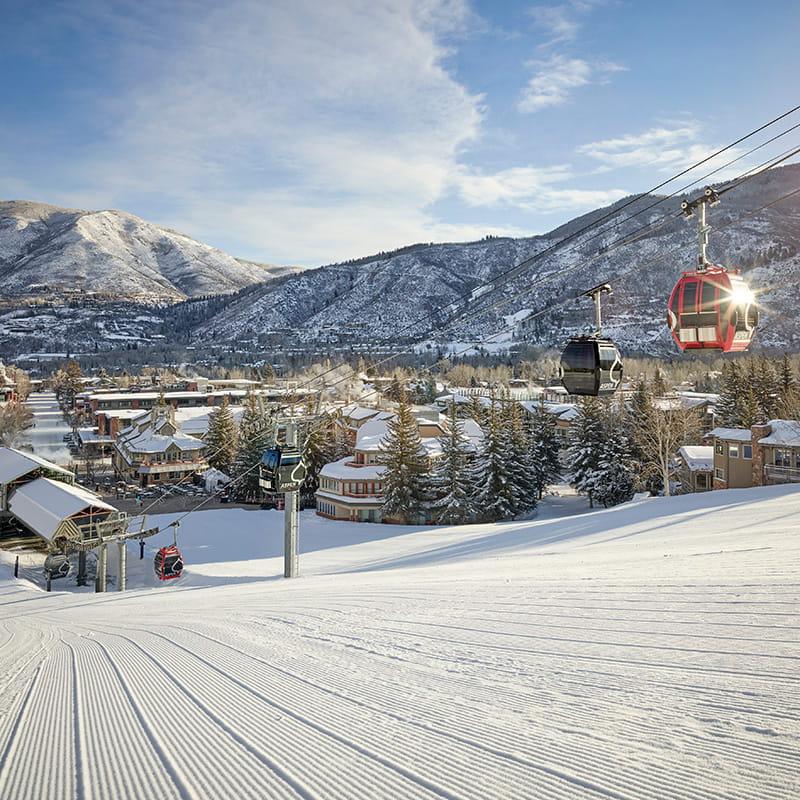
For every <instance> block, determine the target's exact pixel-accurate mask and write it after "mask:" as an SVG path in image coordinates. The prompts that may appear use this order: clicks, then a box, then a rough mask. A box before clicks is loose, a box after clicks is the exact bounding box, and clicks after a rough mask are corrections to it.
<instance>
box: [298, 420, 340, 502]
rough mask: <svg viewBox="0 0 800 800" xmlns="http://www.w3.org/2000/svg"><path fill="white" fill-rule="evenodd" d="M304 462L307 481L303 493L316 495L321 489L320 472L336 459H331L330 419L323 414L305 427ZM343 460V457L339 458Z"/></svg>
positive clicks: (303, 439)
mask: <svg viewBox="0 0 800 800" xmlns="http://www.w3.org/2000/svg"><path fill="white" fill-rule="evenodd" d="M301 439H302V441H303V443H304V444H303V461H304V462H305V465H306V479H305V481H304V482H303V492H305V493H307V494H314V493H315V492H316V491H317V489H319V473H320V470H321V469H322V468H323V467H324V466H325V465H326V464H329V463H330V462H331V461H336V460H337V459H336V458H332V457H331V451H332V445H333V441H332V436H331V424H330V418H329V417H328V415H327V414H323V415H321V416H319V417H316V418H315V419H313V420H312V421H311V422H310V423H309V424H308V425H306V426H305V428H304V430H303V432H302V437H301ZM339 458H342V456H339Z"/></svg>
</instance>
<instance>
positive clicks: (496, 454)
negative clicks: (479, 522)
mask: <svg viewBox="0 0 800 800" xmlns="http://www.w3.org/2000/svg"><path fill="white" fill-rule="evenodd" d="M506 423H507V420H506V419H505V417H504V415H503V413H502V411H501V410H500V409H499V408H498V403H497V401H496V399H495V398H492V404H491V406H490V407H489V409H488V415H487V419H486V425H485V427H484V428H483V443H482V446H481V450H480V455H479V461H478V474H477V485H478V499H479V502H480V506H481V513H482V515H483V517H484V518H485V519H486V520H487V521H489V522H495V521H497V520H501V519H511V518H513V517H514V515H515V514H516V513H517V512H518V510H519V497H518V488H517V484H516V483H515V480H514V478H513V476H512V472H513V470H514V469H515V467H512V463H511V461H510V460H509V458H508V456H509V448H510V447H511V444H510V435H509V426H508V425H507V424H506Z"/></svg>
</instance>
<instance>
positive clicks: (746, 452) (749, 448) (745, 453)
mask: <svg viewBox="0 0 800 800" xmlns="http://www.w3.org/2000/svg"><path fill="white" fill-rule="evenodd" d="M752 457H753V445H751V444H745V445H742V458H752Z"/></svg>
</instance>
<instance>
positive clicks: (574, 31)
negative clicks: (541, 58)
mask: <svg viewBox="0 0 800 800" xmlns="http://www.w3.org/2000/svg"><path fill="white" fill-rule="evenodd" d="M606 4H607V0H568V2H565V3H559V4H558V5H547V6H532V7H531V8H529V9H528V14H529V15H530V16H531V17H532V18H533V21H534V25H535V26H536V28H537V29H538V30H539V31H541V32H542V33H543V34H544V36H545V41H544V42H543V45H542V46H543V47H550V46H552V45H556V44H564V43H567V42H572V41H574V40H575V39H576V38H577V36H578V33H579V31H580V29H581V27H582V26H583V24H584V21H585V20H584V18H585V16H586V14H588V13H589V12H590V11H593V10H594V9H596V8H598V7H600V6H603V5H606Z"/></svg>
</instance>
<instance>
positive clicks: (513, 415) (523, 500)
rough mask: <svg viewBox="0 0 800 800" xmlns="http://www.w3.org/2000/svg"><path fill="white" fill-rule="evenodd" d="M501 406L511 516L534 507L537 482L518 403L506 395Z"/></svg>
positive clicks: (536, 500) (537, 499) (528, 441)
mask: <svg viewBox="0 0 800 800" xmlns="http://www.w3.org/2000/svg"><path fill="white" fill-rule="evenodd" d="M502 409H503V411H502V419H503V424H504V426H505V437H506V440H507V442H508V444H507V450H506V454H507V455H506V459H507V461H508V470H509V480H510V481H511V493H512V496H513V499H514V506H515V511H514V516H516V515H517V514H522V513H526V512H529V511H533V510H534V509H535V508H536V505H537V503H538V501H539V495H538V485H537V482H536V475H535V471H534V468H533V465H532V463H531V460H530V440H529V438H528V430H527V426H526V425H525V423H524V420H523V418H522V411H521V409H520V406H519V404H518V403H516V402H513V401H512V400H511V399H510V398H509V397H508V395H506V396H505V397H504V398H503V405H502Z"/></svg>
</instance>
